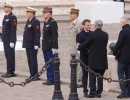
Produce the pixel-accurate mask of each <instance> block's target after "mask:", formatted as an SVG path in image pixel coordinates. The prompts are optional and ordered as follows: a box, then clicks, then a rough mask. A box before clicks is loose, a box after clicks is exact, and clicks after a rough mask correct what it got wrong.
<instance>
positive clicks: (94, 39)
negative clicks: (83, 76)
mask: <svg viewBox="0 0 130 100" xmlns="http://www.w3.org/2000/svg"><path fill="white" fill-rule="evenodd" d="M107 43H108V34H107V33H106V32H104V31H102V30H101V29H96V30H95V31H94V32H92V33H91V34H89V35H88V37H87V38H86V41H85V42H84V43H82V44H81V45H80V46H79V50H82V49H84V48H88V49H89V53H88V65H89V66H90V68H91V69H107V68H108V62H107V49H106V47H107Z"/></svg>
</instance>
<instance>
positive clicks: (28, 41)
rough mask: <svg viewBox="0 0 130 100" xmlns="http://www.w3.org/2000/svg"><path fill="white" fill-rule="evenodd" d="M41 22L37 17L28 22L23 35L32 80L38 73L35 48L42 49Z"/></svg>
mask: <svg viewBox="0 0 130 100" xmlns="http://www.w3.org/2000/svg"><path fill="white" fill-rule="evenodd" d="M40 36H41V31H40V22H39V20H38V19H37V18H36V17H33V18H32V19H31V20H27V23H26V25H25V30H24V34H23V48H26V54H27V59H28V65H29V70H30V78H31V77H33V76H35V75H36V74H37V73H38V63H37V52H38V50H35V49H34V46H38V47H40Z"/></svg>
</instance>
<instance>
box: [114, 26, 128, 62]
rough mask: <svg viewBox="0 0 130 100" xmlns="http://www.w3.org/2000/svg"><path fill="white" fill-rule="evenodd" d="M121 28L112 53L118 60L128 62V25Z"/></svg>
mask: <svg viewBox="0 0 130 100" xmlns="http://www.w3.org/2000/svg"><path fill="white" fill-rule="evenodd" d="M122 28H123V29H122V30H121V31H120V33H119V37H118V41H117V43H116V46H115V50H114V52H113V54H114V55H115V56H116V58H117V59H118V61H120V62H130V52H129V51H130V26H129V24H126V25H124V26H123V27H122Z"/></svg>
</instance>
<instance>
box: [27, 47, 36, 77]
mask: <svg viewBox="0 0 130 100" xmlns="http://www.w3.org/2000/svg"><path fill="white" fill-rule="evenodd" d="M37 53H38V50H35V49H33V48H26V54H27V59H28V66H29V71H30V77H33V76H35V75H36V74H37V73H38V63H37Z"/></svg>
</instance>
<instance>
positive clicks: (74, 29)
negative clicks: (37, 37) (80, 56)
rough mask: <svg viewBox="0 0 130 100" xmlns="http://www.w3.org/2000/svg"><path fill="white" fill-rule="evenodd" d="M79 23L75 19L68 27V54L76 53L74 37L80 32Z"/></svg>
mask: <svg viewBox="0 0 130 100" xmlns="http://www.w3.org/2000/svg"><path fill="white" fill-rule="evenodd" d="M80 28H81V23H80V22H79V20H78V19H77V20H76V21H75V23H71V25H70V27H69V36H68V39H69V40H68V42H67V43H68V47H69V52H70V54H73V53H75V54H76V53H77V52H78V50H77V49H76V48H75V46H76V35H77V34H78V33H79V32H80Z"/></svg>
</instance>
